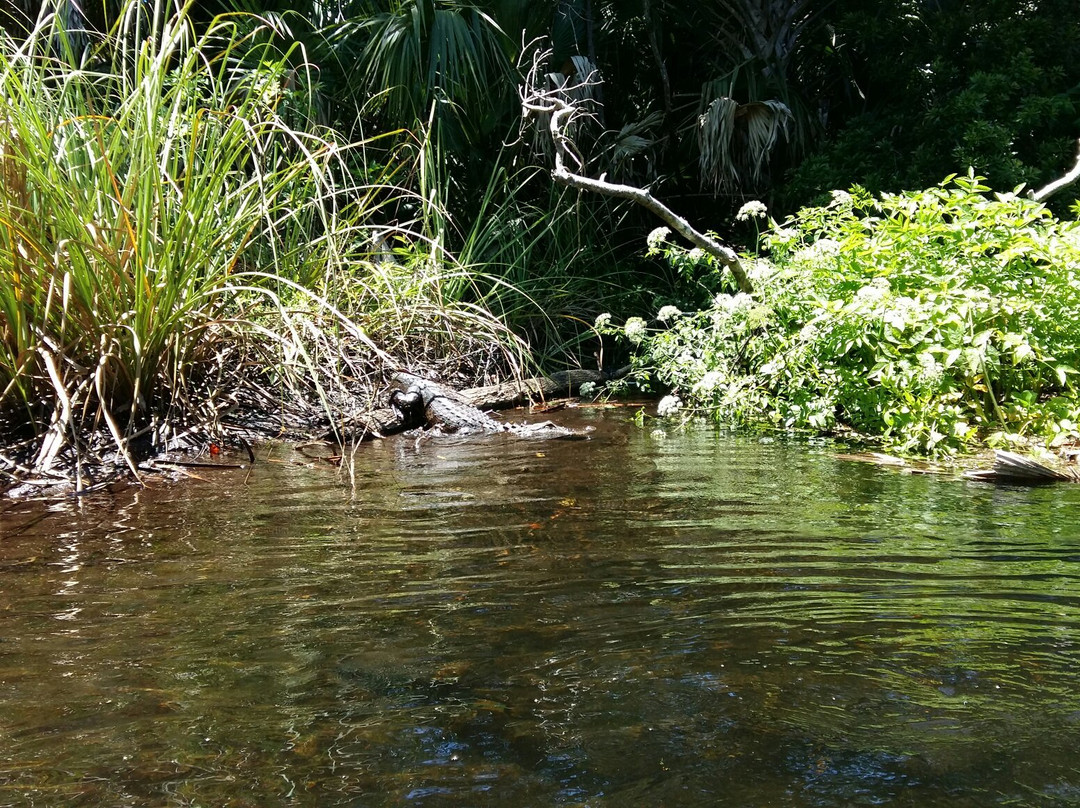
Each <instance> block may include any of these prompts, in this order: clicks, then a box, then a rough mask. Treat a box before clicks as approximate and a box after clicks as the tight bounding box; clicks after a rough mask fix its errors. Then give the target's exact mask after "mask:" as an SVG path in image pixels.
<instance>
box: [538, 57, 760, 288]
mask: <svg viewBox="0 0 1080 808" xmlns="http://www.w3.org/2000/svg"><path fill="white" fill-rule="evenodd" d="M545 57H546V54H545V53H544V52H541V51H537V52H536V53H534V55H533V64H532V67H531V69H530V70H529V73H528V76H527V78H526V81H525V85H524V86H523V88H522V90H521V93H520V94H521V106H522V110H523V117H524V118H526V119H528V118H530V117H531V116H534V115H547V116H549V119H548V120H549V123H548V128H549V131H550V132H551V139H552V141H553V142H554V144H555V168H554V169H553V170H552V172H551V176H552V179H554V180H555V182H556V183H558V184H559V185H564V186H567V187H570V188H577V189H578V190H582V191H594V192H596V193H599V194H604V195H606V196H613V197H615V198H616V199H627V200H630V201H631V202H635V203H636V204H638V205H641V206H642V207H644V208H645V209H647V210H649V211H650V212H652V213H653V214H655V215H656V216H657V217H659V218H660V219H661V220H662V221H663V222H664V223H665V224H667V225H668V226H669V227H671V229H672V230H674V231H675V232H677V233H679V234H680V235H681V236H683V238H685V239H686V240H687V241H689V242H690V243H692V244H693V245H694V246H696V247H700V248H701V249H702V250H704V251H705V252H707V253H708V254H709V255H711V256H713V257H714V258H716V260H718V261H719V262H720V263H721V264H723V265H724V266H726V267H727V268H728V269H729V270H730V271H731V274H732V276H733V277H734V278H735V282H736V283H737V284H738V285H739V289H741V290H742V291H743V292H746V293H747V294H750V293H752V292H753V291H754V286H753V284H751V283H750V279H749V278H748V277H747V275H746V270H745V269H743V265H742V263H741V262H740V261H739V256H738V255H737V254H736V253H735V251H734V250H732V249H731V248H729V247H725V246H724V245H723V244H721V243H720V242H718V241H716V240H715V239H713V238H710V237H709V236H707V235H705V234H704V233H701V232H700V231H698V230H697V229H695V228H694V227H693V225H691V224H690V222H688V221H687V220H686V219H684V218H683V217H682V216H679V215H678V214H677V213H675V212H674V211H673V210H671V208H669V207H667V205H665V204H663V203H662V202H660V201H659V200H658V199H656V197H654V196H653V195H652V194H651V193H649V191H648V190H647V189H645V188H638V187H636V186H633V185H622V184H618V183H613V182H608V181H607V180H606V179H604V175H601V176H600V179H593V178H591V177H586V176H583V175H582V174H580V173H576V172H575V171H571V170H570V169H568V168H567V167H566V164H567V161H570V162H572V163H573V164H574V165H575V166H577V168H578V170H581V169H583V168H584V165H583V161H582V160H581V159H580V158H579V157H578V156H577V155H576V153H575V152H576V148H575V147H574V143H573V141H572V139H571V138H570V137H569V135H567V131H568V129H569V127H570V124H571V123H572V122H573V120H574V119H575V118H576V117H578V116H580V115H583V114H585V113H584V112H583V110H582V109H581V107H580V106H578V105H576V104H574V103H572V102H571V101H570V100H568V99H569V98H570V97H571V93H572V91H573V90H575V89H578V87H560V88H557V89H555V90H545V89H542V88H543V85H542V84H541V83H540V80H539V77H540V73H541V69H540V65H541V63H542V62H543V60H544V59H545ZM579 86H580V85H579Z"/></svg>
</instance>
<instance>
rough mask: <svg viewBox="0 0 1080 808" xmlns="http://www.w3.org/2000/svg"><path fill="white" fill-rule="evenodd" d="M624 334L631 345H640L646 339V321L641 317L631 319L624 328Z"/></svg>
mask: <svg viewBox="0 0 1080 808" xmlns="http://www.w3.org/2000/svg"><path fill="white" fill-rule="evenodd" d="M623 332H624V333H625V334H626V338H627V339H628V340H630V344H631V345H640V344H641V341H642V340H643V339H645V321H644V320H642V319H641V318H640V317H631V318H630V319H629V320H627V321H626V325H624V326H623Z"/></svg>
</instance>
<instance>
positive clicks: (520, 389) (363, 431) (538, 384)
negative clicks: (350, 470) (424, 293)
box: [327, 366, 630, 443]
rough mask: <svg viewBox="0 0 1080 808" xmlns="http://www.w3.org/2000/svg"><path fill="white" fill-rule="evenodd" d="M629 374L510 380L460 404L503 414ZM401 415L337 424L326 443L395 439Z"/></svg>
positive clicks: (383, 412) (381, 411) (474, 390)
mask: <svg viewBox="0 0 1080 808" xmlns="http://www.w3.org/2000/svg"><path fill="white" fill-rule="evenodd" d="M629 372H630V367H629V366H626V367H624V368H620V369H619V370H616V371H614V372H604V371H599V370H567V371H562V372H559V373H552V374H551V375H550V376H537V377H534V378H530V379H520V380H511V381H508V382H503V383H502V384H493V385H487V386H485V387H471V388H469V389H467V390H462V391H461V392H460V393H459V395H460V397H461V398H462V400H464V401H466V402H467V403H469V404H471V405H473V406H474V407H479V408H480V409H484V410H502V409H506V408H508V407H517V406H519V405H522V404H527V403H529V402H533V401H545V400H547V399H552V398H564V397H571V396H576V395H578V394H579V393H580V392H581V385H583V384H585V383H587V382H588V383H592V384H604V383H606V382H609V381H613V380H615V379H621V378H622V377H623V376H626V375H627V374H628V373H629ZM410 426H411V425H410V424H407V423H406V422H404V421H403V420H402V418H401V416H400V414H399V413H398V412H397V411H396V410H394V409H393V408H391V407H380V408H378V409H375V410H372V411H370V412H366V413H364V414H362V415H359V416H356V417H354V418H351V419H349V420H348V421H346V422H345V423H343V424H340V425H339V426H338V427H337V428H336V429H335V430H334V431H333V434H331V435H327V438H328V439H335V440H340V441H342V442H346V443H347V442H354V441H363V440H370V439H372V438H381V437H386V436H388V435H395V434H397V433H399V432H404V431H405V430H406V429H409V428H410Z"/></svg>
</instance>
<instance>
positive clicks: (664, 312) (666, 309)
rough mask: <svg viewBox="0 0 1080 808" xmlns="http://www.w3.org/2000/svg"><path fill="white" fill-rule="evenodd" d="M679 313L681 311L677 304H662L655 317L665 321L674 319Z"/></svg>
mask: <svg viewBox="0 0 1080 808" xmlns="http://www.w3.org/2000/svg"><path fill="white" fill-rule="evenodd" d="M680 314H682V312H681V311H679V307H678V306H662V307H661V308H660V311H658V312H657V313H656V319H657V320H659V321H660V322H662V323H666V322H667V321H668V320H674V319H675V318H676V317H678V316H679V315H680Z"/></svg>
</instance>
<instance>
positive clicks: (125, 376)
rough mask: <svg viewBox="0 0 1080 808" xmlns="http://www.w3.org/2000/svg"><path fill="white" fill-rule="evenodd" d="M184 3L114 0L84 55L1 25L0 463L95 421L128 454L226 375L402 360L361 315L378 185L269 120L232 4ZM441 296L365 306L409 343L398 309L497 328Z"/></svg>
mask: <svg viewBox="0 0 1080 808" xmlns="http://www.w3.org/2000/svg"><path fill="white" fill-rule="evenodd" d="M189 6H190V4H189V5H188V6H175V7H170V6H167V5H166V4H165V0H158V2H157V3H156V4H155V5H153V6H148V5H147V4H145V3H141V2H138V1H137V0H132V2H130V3H128V4H127V5H126V6H125V9H124V11H123V13H122V15H121V18H120V19H121V21H120V23H119V25H118V26H117V28H116V29H115V30H114V31H113V32H112V33H111V34H110V35H108V36H104V37H102V38H101V40H100V41H99V42H97V43H96V45H95V48H94V51H93V52H94V54H95V59H96V61H95V62H94V65H96V66H95V67H90V66H88V65H87V64H80V63H78V62H76V59H75V56H74V54H72V53H71V52H70V49H67V52H65V49H64V47H63V43H64V42H65V35H64V31H63V30H62V29H61V28H60V27H59V26H58V24H57V21H56V19H55V18H54V17H52V16H47V15H46V16H43V17H42V19H41V20H40V21H39V24H38V25H37V27H36V28H35V29H34V30H33V32H32V33H31V34H30V35H29V37H27V38H26V39H25V40H24V41H22V42H15V41H14V40H12V39H10V38H7V37H5V38H3V39H2V40H0V437H2V438H3V439H2V440H0V444H3V445H4V446H5V447H7V449H6V450H4V451H7V452H8V454H7V455H0V470H5V469H6V471H7V472H8V473H9V474H11V473H13V472H17V471H18V470H21V471H22V472H27V471H29V470H34V471H37V472H39V473H42V472H49V471H54V470H58V469H59V468H60V467H62V466H64V467H66V466H70V464H71V462H72V461H73V460H74V461H78V460H79V459H80V457H82V455H83V453H84V452H85V451H87V446H88V441H89V440H90V437H89V436H91V435H95V434H97V435H101V434H108V435H111V440H112V443H113V444H114V446H115V447H116V448H117V449H118V450H119V454H120V456H121V457H123V458H124V460H125V461H126V462H127V463H128V464H129V465H130V466H131V467H132V470H133V471H134V465H133V460H132V457H131V453H130V451H129V450H130V447H131V441H132V440H133V439H134V438H137V437H140V436H147V437H149V438H151V439H152V440H156V441H160V440H162V439H164V437H165V436H167V435H169V434H171V433H172V432H174V431H175V430H176V429H177V428H178V427H179V425H182V424H184V423H187V422H192V421H200V420H202V421H205V420H207V419H212V418H213V415H214V413H215V412H216V411H217V409H218V408H219V407H220V406H221V400H222V398H223V396H225V395H226V394H227V393H228V389H229V388H230V387H231V386H235V385H237V384H239V383H242V381H243V378H244V376H245V375H249V374H253V375H258V376H259V377H260V379H262V380H264V381H266V380H269V381H270V382H272V383H275V384H283V385H285V386H284V387H283V388H282V390H283V392H281V393H280V394H281V395H287V394H288V392H287V389H289V388H290V385H292V386H291V390H292V391H293V393H299V392H302V390H301V388H303V389H304V390H307V391H310V390H312V389H314V390H315V391H316V394H317V396H318V397H319V398H321V399H322V401H323V402H324V404H326V403H327V402H328V393H327V391H326V390H325V389H324V387H325V383H326V380H327V379H334V380H336V381H338V382H340V381H341V380H342V378H343V374H351V375H353V376H355V375H356V374H357V373H358V372H365V373H371V372H373V371H372V368H373V367H374V366H375V365H376V364H380V363H385V364H397V363H400V361H401V360H400V359H397V358H395V357H394V356H392V355H391V354H390V353H388V352H386V351H384V350H382V349H381V348H380V347H379V346H378V345H377V344H376V342H375V341H374V340H373V339H372V338H371V337H370V336H368V333H367V332H366V331H365V328H364V320H365V319H366V320H367V321H368V323H369V324H371V318H369V317H368V318H366V317H365V316H364V315H365V310H364V307H365V305H368V304H369V303H370V302H371V301H372V300H373V299H375V298H378V297H379V296H380V292H379V290H380V288H381V287H382V286H383V285H385V282H388V281H387V279H386V277H385V273H383V272H382V270H380V269H379V268H378V266H377V264H375V263H373V262H372V261H370V260H369V259H370V257H371V256H370V254H369V253H370V242H369V239H368V233H369V232H370V231H369V228H368V226H369V224H370V223H371V221H372V219H373V217H375V218H377V210H378V204H379V203H378V202H377V201H376V200H379V199H382V200H385V199H386V198H388V197H389V196H391V195H392V194H393V193H397V192H396V191H395V190H394V189H392V188H391V189H387V188H386V187H384V186H385V177H383V176H380V175H377V174H376V175H375V176H369V175H368V174H367V172H365V171H364V170H363V162H362V159H361V158H360V157H357V156H355V155H357V154H362V151H361V150H359V149H357V148H355V147H347V146H342V145H341V144H339V143H337V142H336V141H335V139H334V138H333V137H332V136H330V135H329V134H328V133H317V132H315V133H313V132H303V131H299V130H297V129H294V128H292V127H290V126H288V125H287V124H286V123H285V121H284V119H283V116H282V115H281V114H280V108H281V107H282V106H283V105H284V104H285V103H287V101H288V93H289V89H288V88H287V86H286V83H285V82H284V81H283V79H282V77H283V76H285V75H286V74H287V73H288V70H287V69H286V68H287V66H286V59H287V56H288V55H287V54H286V56H284V57H282V56H275V55H274V54H275V53H278V51H271V50H270V49H269V48H265V46H263V45H259V44H257V39H259V38H261V40H262V41H265V40H266V36H265V35H262V34H260V33H259V32H258V31H255V32H253V31H252V26H251V25H250V24H249V22H250V21H245V22H247V23H248V24H245V25H243V26H238V25H237V24H236V20H235V19H230V18H228V17H222V18H219V19H217V20H215V21H214V22H213V23H211V24H210V25H209V27H208V28H207V29H206V30H203V31H199V32H197V31H195V30H194V28H193V26H192V25H191V23H190V22H189V19H188V16H187V11H188V8H189ZM244 32H247V33H244ZM57 43H60V44H61V47H60V48H57V46H56V45H57ZM260 48H263V50H260ZM102 65H105V66H104V67H102ZM357 165H359V166H360V167H361V170H360V171H359V172H357V171H356V170H355V167H356V166H357ZM354 176H355V177H356V179H354V178H353V177H354ZM397 286H398V287H399V286H400V284H398V285H397ZM395 288H397V287H395ZM441 302H442V301H439V300H437V299H435V300H432V299H431V298H430V297H425V295H424V290H423V289H418V290H415V293H414V294H408V295H406V296H405V298H404V299H403V300H402V302H401V305H400V307H398V309H397V311H396V315H397V319H396V321H395V322H393V323H390V324H387V322H386V321H385V320H383V321H380V322H379V323H378V325H379V327H380V328H381V329H382V330H383V331H384V332H387V333H390V332H394V331H395V330H396V332H397V337H396V340H395V339H391V340H390V342H396V343H397V344H399V345H401V344H406V343H409V342H410V340H412V342H413V343H423V340H424V338H422V337H419V336H417V335H415V334H410V333H409V330H408V329H409V328H410V326H411V324H412V323H413V322H414V321H413V320H410V318H409V317H408V316H405V315H404V311H405V310H406V309H412V310H415V311H419V312H423V313H424V314H423V316H422V317H421V318H420V319H421V320H422V321H423V323H424V325H425V327H428V328H432V329H436V330H437V329H438V328H441V329H442V330H443V332H444V333H445V332H448V331H449V332H451V335H452V332H453V330H454V329H455V328H463V329H464V330H467V331H468V333H469V334H470V335H473V336H474V337H475V336H477V335H483V336H484V338H485V339H487V338H490V341H492V342H495V343H499V342H501V343H502V344H510V343H512V342H513V341H512V340H511V339H509V338H508V335H507V333H506V332H505V329H502V328H501V327H500V326H499V325H498V324H497V323H495V322H494V321H493V320H492V319H491V318H490V317H488V316H486V315H485V313H484V312H483V311H482V310H477V309H461V310H453V309H452V308H450V309H448V308H443V307H440V304H441ZM432 307H434V308H435V309H436V311H434V312H432V311H430V309H431V308H432ZM369 311H370V307H369ZM350 314H352V315H354V316H353V317H352V318H350V317H349V316H348V315H350ZM384 314H385V312H384ZM252 340H255V341H257V342H260V343H261V346H260V348H259V355H260V356H262V357H263V361H264V364H263V366H262V367H258V368H252V369H250V370H249V371H246V372H245V371H244V369H243V368H241V367H239V366H238V364H237V363H238V359H237V357H238V355H239V354H238V346H239V345H242V344H244V343H248V344H250V343H251V341H252ZM346 343H347V344H346ZM358 357H359V358H358ZM358 365H363V370H362V371H358ZM290 368H292V370H293V371H298V372H299V373H298V374H297V373H295V372H291V371H290ZM305 374H306V375H307V377H308V378H307V380H306V381H302V382H298V381H297V375H300V376H303V375H305ZM20 435H21V438H20V437H19V436H20ZM20 440H21V444H20ZM12 447H14V448H12Z"/></svg>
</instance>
